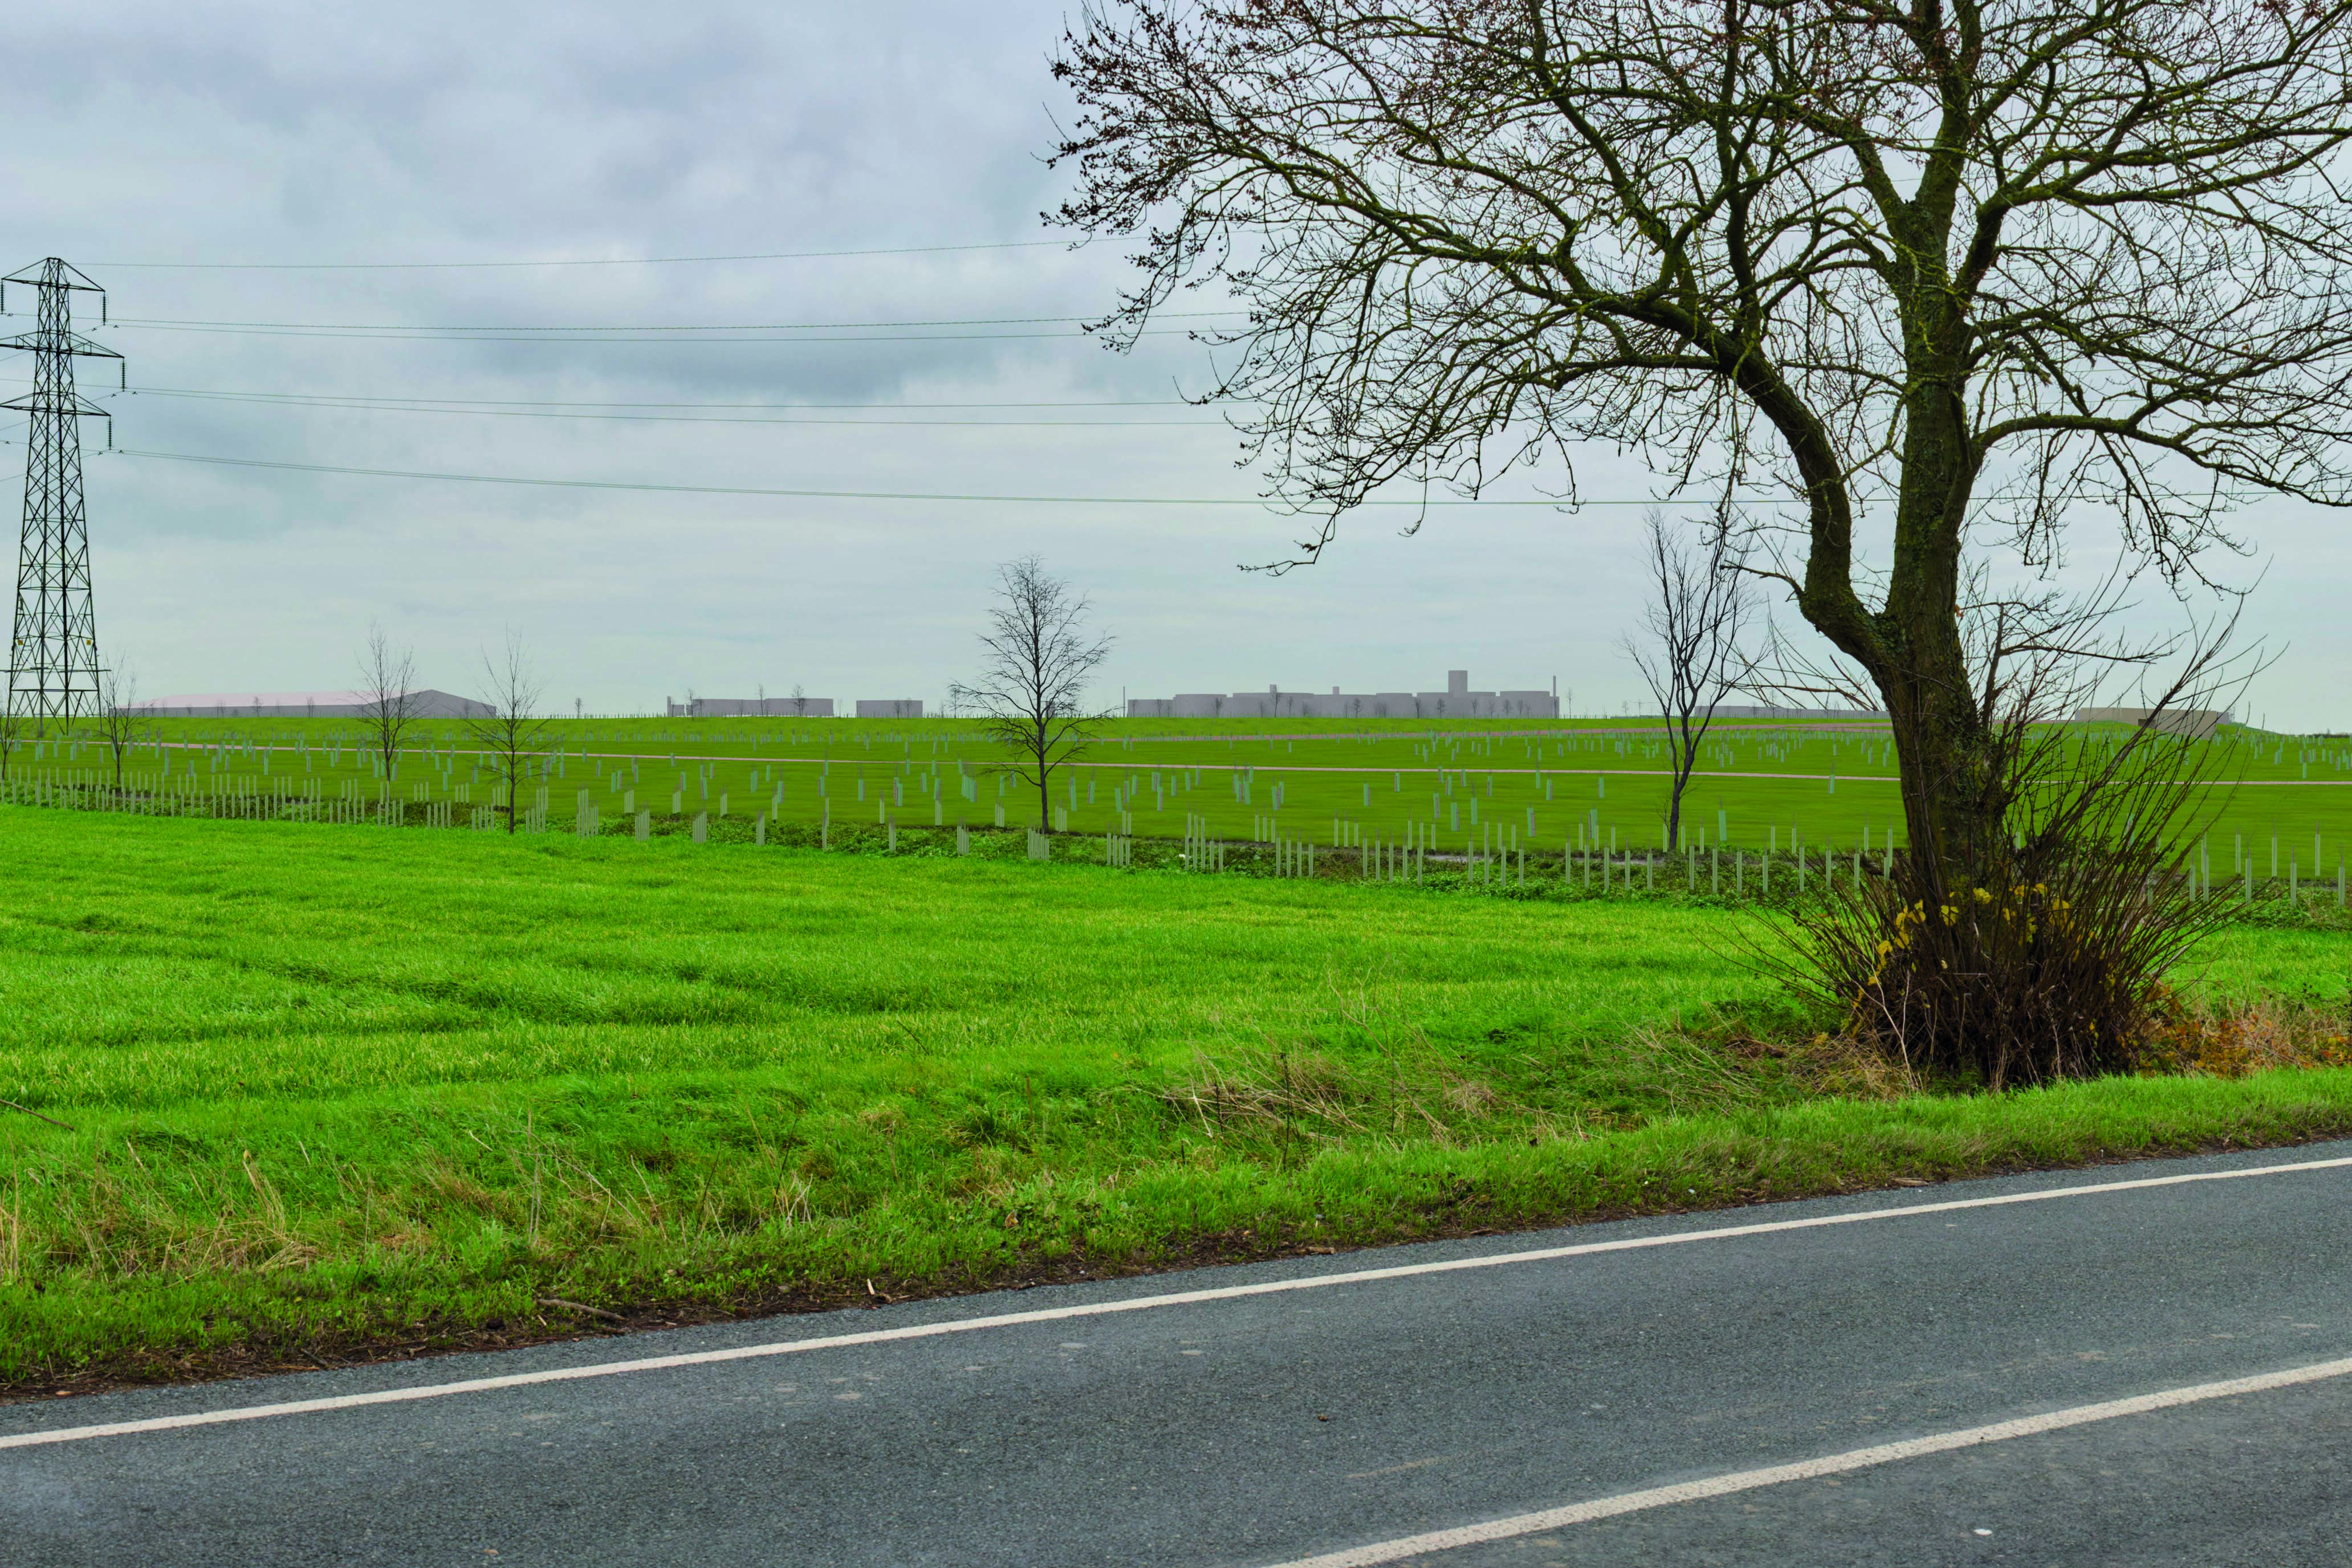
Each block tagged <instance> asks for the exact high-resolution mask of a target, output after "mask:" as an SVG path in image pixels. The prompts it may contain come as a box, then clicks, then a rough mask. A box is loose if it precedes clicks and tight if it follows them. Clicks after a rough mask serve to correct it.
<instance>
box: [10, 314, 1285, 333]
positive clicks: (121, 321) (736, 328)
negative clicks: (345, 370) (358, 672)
mask: <svg viewBox="0 0 2352 1568" xmlns="http://www.w3.org/2000/svg"><path fill="white" fill-rule="evenodd" d="M0 314H6V315H21V314H23V312H21V311H8V312H5V313H0ZM1154 314H1155V315H1156V316H1157V317H1159V318H1160V319H1173V320H1179V321H1184V320H1194V319H1206V318H1210V317H1216V316H1241V315H1245V314H1247V312H1246V311H1244V310H1240V309H1234V310H1172V311H1157V312H1154ZM1097 319H1100V318H1099V317H1097V316H965V317H945V318H938V319H917V320H908V321H725V322H719V323H715V324H709V325H701V326H696V325H690V324H689V325H676V324H666V323H656V324H655V325H652V326H642V327H641V326H631V325H626V324H616V323H613V322H597V321H575V322H571V323H568V324H564V325H558V326H534V325H528V324H526V325H520V326H516V325H490V326H480V327H474V326H463V325H460V326H446V325H419V324H417V323H414V322H400V321H216V320H210V319H204V318H200V317H186V316H118V317H116V318H115V319H114V321H113V325H115V326H117V327H222V328H226V327H249V328H272V329H281V330H288V331H304V332H820V331H840V330H845V329H860V330H863V329H867V328H876V327H1034V326H1041V325H1045V324H1048V323H1066V322H1071V321H1079V322H1085V321H1093V320H1097Z"/></svg>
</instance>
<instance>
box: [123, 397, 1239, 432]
mask: <svg viewBox="0 0 2352 1568" xmlns="http://www.w3.org/2000/svg"><path fill="white" fill-rule="evenodd" d="M131 393H132V394H133V395H142V396H150V397H167V398H178V399H181V400H183V401H186V402H235V403H249V404H257V405H259V406H260V407H263V408H319V409H331V410H336V409H339V410H341V411H343V412H345V413H438V414H456V415H470V416H472V417H474V418H477V419H587V420H607V421H618V422H622V423H646V424H756V425H794V424H802V425H808V426H811V427H818V426H824V427H833V426H840V425H875V426H888V427H894V428H898V429H902V430H953V429H958V428H982V429H992V430H1046V429H1061V430H1226V429H1230V428H1231V427H1230V426H1228V425H1226V424H1225V423H1224V422H1223V421H1222V420H1214V419H824V418H817V419H775V418H759V417H753V416H747V415H743V414H726V413H721V414H688V413H586V412H582V411H578V410H572V409H537V408H462V407H460V408H452V407H441V406H432V405H420V404H418V403H415V402H399V401H393V400H383V401H376V402H358V401H348V400H344V401H338V400H331V399H325V398H307V397H298V396H293V395H290V394H286V393H277V392H254V393H238V392H172V391H165V390H162V389H158V388H152V387H145V388H142V387H132V388H131ZM1079 406H1081V407H1084V406H1087V405H1084V404H1081V405H1079Z"/></svg>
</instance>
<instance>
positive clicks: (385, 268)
mask: <svg viewBox="0 0 2352 1568" xmlns="http://www.w3.org/2000/svg"><path fill="white" fill-rule="evenodd" d="M1083 244H1084V242H1083V241H1077V242H1074V241H1070V240H1059V239H1017V240H1000V241H995V242H992V243H986V244H978V245H910V246H883V247H879V248H872V249H865V250H770V251H748V252H744V253H742V254H740V255H735V256H548V257H539V258H536V259H531V260H523V261H94V262H91V263H90V264H89V265H90V266H92V267H101V268H113V269H117V270H121V271H126V272H127V271H133V270H136V271H142V272H155V271H166V270H169V271H180V272H454V271H468V270H480V269H486V268H495V267H671V266H677V265H680V264H684V263H692V262H722V261H809V260H816V259H822V258H824V257H827V256H938V255H945V254H948V253H950V252H956V251H976V250H1041V249H1045V248H1046V247H1049V246H1061V247H1063V248H1065V249H1072V250H1075V249H1078V248H1081V247H1082V246H1083Z"/></svg>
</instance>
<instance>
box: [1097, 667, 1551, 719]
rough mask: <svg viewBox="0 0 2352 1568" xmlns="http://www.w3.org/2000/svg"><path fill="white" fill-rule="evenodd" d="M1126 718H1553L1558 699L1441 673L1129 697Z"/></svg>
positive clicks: (1462, 672)
mask: <svg viewBox="0 0 2352 1568" xmlns="http://www.w3.org/2000/svg"><path fill="white" fill-rule="evenodd" d="M1127 716H1128V717H1129V718H1558V717H1559V694H1558V693H1557V692H1549V691H1499V692H1474V691H1472V690H1471V689H1470V672H1469V671H1467V670H1448V671H1446V672H1445V689H1444V691H1442V692H1343V691H1341V690H1340V689H1339V687H1337V686H1333V687H1332V688H1331V689H1330V690H1329V691H1328V692H1305V691H1298V692H1294V691H1285V690H1283V689H1282V688H1281V687H1280V686H1268V687H1266V688H1265V690H1264V691H1262V692H1234V693H1233V694H1232V695H1225V694H1223V693H1217V692H1179V693H1177V694H1176V695H1174V696H1172V697H1130V698H1129V700H1128V704H1127Z"/></svg>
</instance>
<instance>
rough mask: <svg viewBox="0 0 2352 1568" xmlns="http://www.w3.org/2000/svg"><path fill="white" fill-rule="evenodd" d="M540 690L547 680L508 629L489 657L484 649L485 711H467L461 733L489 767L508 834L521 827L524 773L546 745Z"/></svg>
mask: <svg viewBox="0 0 2352 1568" xmlns="http://www.w3.org/2000/svg"><path fill="white" fill-rule="evenodd" d="M545 689H546V683H545V682H544V681H542V680H541V678H540V675H539V672H538V671H537V670H535V669H533V668H532V667H531V664H530V656H529V655H528V654H527V653H525V652H524V651H523V645H522V643H521V642H520V639H518V638H517V637H516V636H515V634H514V633H513V632H508V633H507V640H506V647H505V649H504V651H503V652H502V653H499V655H497V656H495V657H494V656H492V655H491V654H490V653H488V651H485V652H484V653H483V654H482V698H483V701H484V702H485V704H487V705H488V708H489V710H490V711H489V712H488V713H487V714H477V713H471V712H469V713H468V714H467V717H466V736H467V739H469V740H470V741H472V742H473V744H474V746H475V747H476V749H477V750H478V752H479V753H480V755H481V758H482V766H483V767H485V768H488V769H489V770H490V773H491V777H492V784H491V789H492V790H493V804H494V805H495V806H496V809H497V810H499V812H500V813H501V814H503V815H504V816H505V818H506V820H507V831H508V832H509V833H511V832H513V831H516V829H517V828H518V826H520V821H519V801H520V794H521V789H522V780H523V778H524V776H525V775H526V774H528V773H529V772H530V769H531V768H532V767H533V766H534V765H535V764H537V763H538V762H539V761H540V759H541V758H543V757H544V756H545V755H546V754H547V752H548V749H549V745H548V742H549V738H550V731H549V726H548V722H547V721H546V720H545V719H543V718H541V717H540V716H539V703H540V698H541V695H543V693H544V692H545ZM501 790H502V791H504V793H505V795H506V801H505V803H504V804H503V805H499V804H497V801H496V798H495V797H496V792H498V791H501Z"/></svg>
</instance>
